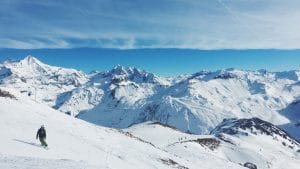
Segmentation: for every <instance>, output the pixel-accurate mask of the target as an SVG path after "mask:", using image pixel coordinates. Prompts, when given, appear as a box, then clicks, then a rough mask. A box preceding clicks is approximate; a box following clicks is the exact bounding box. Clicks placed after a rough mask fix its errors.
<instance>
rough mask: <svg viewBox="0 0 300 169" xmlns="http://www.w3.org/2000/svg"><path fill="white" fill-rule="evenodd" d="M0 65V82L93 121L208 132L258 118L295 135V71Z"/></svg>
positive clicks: (299, 88)
mask: <svg viewBox="0 0 300 169" xmlns="http://www.w3.org/2000/svg"><path fill="white" fill-rule="evenodd" d="M0 67H1V68H0V80H1V81H0V82H1V83H0V86H2V87H8V88H13V89H17V90H18V91H20V92H21V93H23V94H24V95H27V96H29V97H30V98H31V99H33V100H36V101H37V102H41V103H45V104H47V105H49V106H51V107H53V108H55V109H57V110H59V111H61V112H62V113H66V114H69V115H71V116H76V117H78V118H80V119H83V120H86V121H88V122H92V123H95V124H97V125H102V126H107V127H115V128H127V127H130V126H132V125H134V124H138V123H142V122H145V121H158V122H160V123H162V124H166V125H169V126H173V127H175V128H177V129H179V130H181V131H183V132H188V133H195V134H208V133H209V132H210V131H211V130H212V129H213V128H215V127H216V126H217V125H218V124H220V123H221V122H222V120H223V119H228V118H252V117H258V118H261V119H263V120H266V121H268V122H271V123H273V124H275V125H278V126H280V127H282V128H283V129H287V130H288V132H289V133H290V134H291V135H293V136H294V137H296V138H298V139H300V134H299V132H298V130H299V128H298V127H297V126H299V122H300V115H299V114H300V112H299V109H298V108H299V105H298V103H299V102H300V71H298V70H294V71H285V72H268V71H266V70H259V71H243V70H237V69H226V70H219V71H215V72H210V71H200V72H196V73H194V74H191V75H182V76H178V77H171V78H164V77H159V76H156V75H154V74H152V73H149V72H146V71H144V70H140V69H137V68H132V67H123V66H120V65H118V66H116V67H115V68H113V69H112V70H109V71H106V72H97V71H94V72H92V73H90V74H85V73H84V72H82V71H78V70H74V69H66V68H60V67H55V66H50V65H47V64H45V63H42V62H40V61H39V60H38V59H36V58H34V57H32V56H27V57H26V58H24V59H22V60H20V61H6V62H3V63H2V64H1V65H0Z"/></svg>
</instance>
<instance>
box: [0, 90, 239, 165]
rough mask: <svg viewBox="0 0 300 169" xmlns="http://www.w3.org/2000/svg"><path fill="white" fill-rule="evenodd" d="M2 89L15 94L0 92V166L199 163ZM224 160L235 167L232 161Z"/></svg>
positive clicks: (13, 92) (124, 133)
mask: <svg viewBox="0 0 300 169" xmlns="http://www.w3.org/2000/svg"><path fill="white" fill-rule="evenodd" d="M7 91H8V92H9V93H10V95H12V96H14V98H11V97H6V96H7V94H5V95H1V96H0V107H1V108H0V128H1V132H0V138H1V139H0V168H2V169H19V168H34V169H37V168H39V169H40V168H43V169H48V168H49V169H50V168H58V169H60V168H64V169H71V168H72V169H73V168H82V169H83V168H85V169H86V168H88V169H90V168H91V169H92V168H116V169H117V168H174V167H175V168H184V167H186V168H198V167H197V166H196V165H195V164H193V163H191V162H189V161H188V159H182V158H178V157H176V156H175V155H173V154H170V153H168V152H165V151H163V150H161V149H160V148H158V147H156V146H155V145H151V144H150V143H148V142H146V141H143V140H142V139H139V138H137V137H134V136H132V135H130V134H128V133H126V132H122V131H118V130H115V129H109V128H105V127H99V126H95V125H93V124H89V123H87V122H85V121H82V120H79V119H76V118H73V117H71V116H67V115H64V114H62V113H60V112H58V111H56V110H54V109H52V108H49V107H47V106H45V105H44V104H41V103H36V102H34V101H32V100H30V99H28V98H27V97H26V96H22V95H20V94H19V93H18V92H15V91H13V90H9V89H7V88H1V93H3V92H4V93H7ZM2 96H3V97H2ZM4 96H5V97H4ZM41 124H44V125H45V126H46V130H47V142H48V144H49V147H50V148H49V149H48V150H47V149H44V148H42V147H40V146H39V143H38V141H37V140H35V134H36V131H37V129H38V127H39V126H40V125H41ZM225 165H226V167H227V168H228V167H229V168H230V167H236V165H235V164H234V163H228V164H225ZM226 167H225V166H224V167H222V168H226ZM203 168H214V167H213V166H211V165H209V166H204V167H203ZM237 168H239V167H238V166H237Z"/></svg>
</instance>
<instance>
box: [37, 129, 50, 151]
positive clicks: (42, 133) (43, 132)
mask: <svg viewBox="0 0 300 169" xmlns="http://www.w3.org/2000/svg"><path fill="white" fill-rule="evenodd" d="M38 138H39V139H40V142H41V144H42V146H44V147H47V146H48V144H47V143H46V130H45V127H44V125H42V126H41V128H39V130H38V131H37V133H36V139H38Z"/></svg>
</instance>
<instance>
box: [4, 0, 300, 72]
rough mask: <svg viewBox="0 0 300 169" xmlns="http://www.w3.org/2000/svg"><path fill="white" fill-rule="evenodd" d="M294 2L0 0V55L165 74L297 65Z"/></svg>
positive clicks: (299, 41) (298, 25)
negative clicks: (135, 68)
mask: <svg viewBox="0 0 300 169" xmlns="http://www.w3.org/2000/svg"><path fill="white" fill-rule="evenodd" d="M299 6H300V1H299V0H151V1H150V0H149V1H148V0H76V1H74V0H1V1H0V60H5V59H20V58H22V57H25V56H26V55H29V54H31V55H34V56H36V57H38V58H39V59H41V60H42V61H44V62H46V63H48V64H52V65H58V66H64V67H71V68H76V69H81V70H84V71H85V72H88V71H90V70H93V69H97V70H108V69H111V68H112V67H113V66H115V65H117V64H121V65H125V66H135V67H139V68H142V69H146V70H148V71H151V72H154V73H157V74H160V75H165V76H167V75H178V74H181V73H192V72H196V71H199V70H202V69H207V70H217V69H222V68H229V67H235V68H241V69H251V70H257V69H268V70H271V71H282V70H291V69H299V63H300V56H299V55H300V54H299V53H300V52H299V49H300V22H299V21H300V10H299ZM21 49H22V50H21ZM34 49H36V50H34Z"/></svg>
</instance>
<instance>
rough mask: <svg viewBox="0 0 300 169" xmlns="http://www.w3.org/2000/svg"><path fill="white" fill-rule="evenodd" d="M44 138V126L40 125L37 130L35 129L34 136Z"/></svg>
mask: <svg viewBox="0 0 300 169" xmlns="http://www.w3.org/2000/svg"><path fill="white" fill-rule="evenodd" d="M38 137H39V138H40V139H41V138H46V130H45V128H44V127H41V128H40V129H39V130H38V131H37V133H36V138H38Z"/></svg>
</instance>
